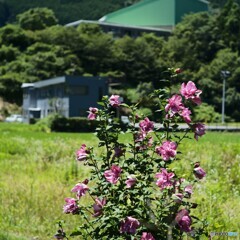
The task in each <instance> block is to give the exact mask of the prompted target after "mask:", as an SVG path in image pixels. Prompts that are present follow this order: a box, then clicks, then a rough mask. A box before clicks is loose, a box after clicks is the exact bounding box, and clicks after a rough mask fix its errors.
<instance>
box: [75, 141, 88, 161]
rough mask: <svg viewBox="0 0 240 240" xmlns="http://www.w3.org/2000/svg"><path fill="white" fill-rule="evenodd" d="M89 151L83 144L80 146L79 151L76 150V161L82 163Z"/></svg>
mask: <svg viewBox="0 0 240 240" xmlns="http://www.w3.org/2000/svg"><path fill="white" fill-rule="evenodd" d="M88 154H89V151H88V150H87V147H86V145H85V144H82V146H81V147H80V149H78V150H77V152H76V155H77V160H78V161H84V160H86V158H87V157H88Z"/></svg>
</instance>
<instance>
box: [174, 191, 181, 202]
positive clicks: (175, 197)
mask: <svg viewBox="0 0 240 240" xmlns="http://www.w3.org/2000/svg"><path fill="white" fill-rule="evenodd" d="M172 197H173V200H174V202H176V203H181V202H182V199H183V194H182V193H175V194H173V196H172Z"/></svg>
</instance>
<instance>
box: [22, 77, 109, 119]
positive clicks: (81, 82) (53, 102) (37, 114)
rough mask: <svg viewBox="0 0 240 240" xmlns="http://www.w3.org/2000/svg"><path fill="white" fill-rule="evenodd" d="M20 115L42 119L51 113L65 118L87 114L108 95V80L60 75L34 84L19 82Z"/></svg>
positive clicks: (25, 117) (26, 117)
mask: <svg viewBox="0 0 240 240" xmlns="http://www.w3.org/2000/svg"><path fill="white" fill-rule="evenodd" d="M22 88H23V106H22V107H23V116H24V119H25V120H26V122H29V120H30V119H31V118H44V117H46V116H48V115H49V114H51V113H53V112H55V113H59V114H61V115H63V116H65V117H79V116H85V117H86V116H87V110H88V109H89V106H92V107H96V106H97V102H98V101H100V100H101V99H102V96H104V95H107V94H108V80H107V78H100V77H80V76H62V77H57V78H52V79H48V80H44V81H39V82H35V83H23V84H22Z"/></svg>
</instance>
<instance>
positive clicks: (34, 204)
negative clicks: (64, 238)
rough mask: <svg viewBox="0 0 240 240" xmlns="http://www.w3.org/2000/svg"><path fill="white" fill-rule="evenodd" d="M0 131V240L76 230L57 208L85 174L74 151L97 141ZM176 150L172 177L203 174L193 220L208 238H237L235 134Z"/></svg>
mask: <svg viewBox="0 0 240 240" xmlns="http://www.w3.org/2000/svg"><path fill="white" fill-rule="evenodd" d="M0 131H1V135H0V201H1V202H0V240H5V239H6V240H16V239H19V240H26V239H27V240H28V239H35V240H37V239H38V240H46V239H52V238H53V237H52V236H53V235H54V233H55V230H56V224H55V222H56V220H59V219H63V220H65V221H66V224H65V229H66V230H69V229H72V227H76V226H77V225H76V223H77V221H78V216H68V215H64V214H63V213H62V206H63V204H64V198H65V197H70V196H72V195H71V193H70V189H71V188H72V187H73V186H74V185H75V184H76V182H78V181H81V180H83V179H84V178H85V177H86V176H87V173H88V170H86V168H85V167H83V165H81V164H79V163H77V162H76V161H75V150H76V149H78V148H79V146H80V145H81V144H82V143H86V144H87V145H88V146H97V141H96V137H95V136H94V135H93V134H92V133H89V134H85V133H84V134H83V133H81V134H75V133H72V134H71V133H43V132H36V131H34V126H28V125H22V124H7V123H1V124H0ZM124 139H125V141H127V139H128V138H127V137H124ZM180 148H181V149H180V150H181V151H182V152H183V154H182V157H181V158H182V160H181V161H180V162H179V163H178V164H176V165H175V171H176V172H177V171H179V172H191V167H192V166H191V165H190V163H193V162H196V161H200V162H201V165H202V167H203V168H204V169H205V170H206V171H207V178H206V179H204V180H203V181H202V184H198V185H197V186H196V187H195V192H194V201H195V202H197V203H199V207H198V208H197V210H196V214H197V215H198V216H199V217H200V218H206V219H207V221H208V222H209V227H208V230H209V232H211V231H216V232H221V231H224V232H226V231H232V232H239V234H240V230H239V229H240V225H239V224H240V211H239V209H240V170H239V169H240V168H239V165H240V134H239V133H211V132H209V133H207V134H206V135H205V136H204V137H202V138H200V140H199V141H198V142H196V141H190V140H186V141H185V143H183V144H182V145H181V146H180ZM187 170H188V171H187ZM185 177H187V175H186V176H185ZM222 239H224V238H222Z"/></svg>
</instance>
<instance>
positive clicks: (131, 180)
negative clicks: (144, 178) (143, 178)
mask: <svg viewBox="0 0 240 240" xmlns="http://www.w3.org/2000/svg"><path fill="white" fill-rule="evenodd" d="M127 178H128V180H126V181H125V183H126V184H127V188H131V187H132V186H134V185H135V184H136V181H137V179H136V178H135V177H133V176H128V177H127Z"/></svg>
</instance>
